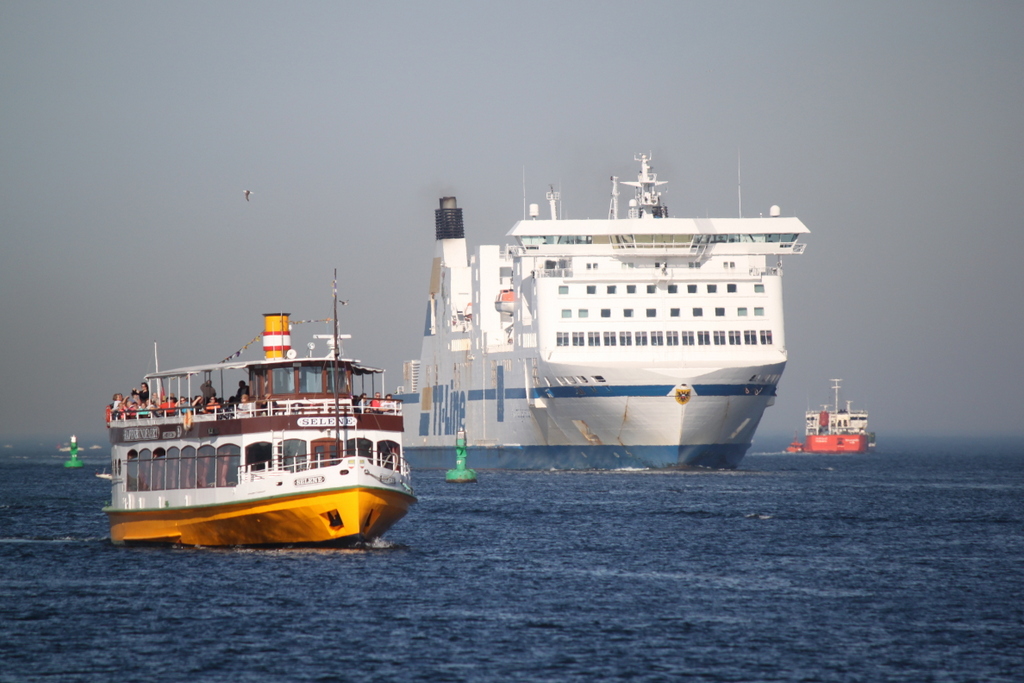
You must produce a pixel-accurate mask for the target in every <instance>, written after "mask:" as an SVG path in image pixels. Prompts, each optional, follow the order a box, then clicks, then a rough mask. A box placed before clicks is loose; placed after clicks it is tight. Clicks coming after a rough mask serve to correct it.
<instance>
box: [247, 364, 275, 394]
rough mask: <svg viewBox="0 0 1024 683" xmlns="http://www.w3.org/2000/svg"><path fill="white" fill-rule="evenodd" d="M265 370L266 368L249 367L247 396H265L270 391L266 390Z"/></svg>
mask: <svg viewBox="0 0 1024 683" xmlns="http://www.w3.org/2000/svg"><path fill="white" fill-rule="evenodd" d="M267 389H268V387H267V371H266V368H250V369H249V396H250V397H255V396H266V395H267V394H269V393H270V392H269V391H267Z"/></svg>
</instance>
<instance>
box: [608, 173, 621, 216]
mask: <svg viewBox="0 0 1024 683" xmlns="http://www.w3.org/2000/svg"><path fill="white" fill-rule="evenodd" d="M618 217H619V176H617V175H613V176H612V200H611V203H610V204H609V205H608V218H609V219H611V220H615V219H616V218H618Z"/></svg>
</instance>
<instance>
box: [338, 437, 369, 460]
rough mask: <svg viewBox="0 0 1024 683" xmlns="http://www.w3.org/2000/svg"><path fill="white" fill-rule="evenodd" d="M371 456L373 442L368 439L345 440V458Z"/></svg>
mask: <svg viewBox="0 0 1024 683" xmlns="http://www.w3.org/2000/svg"><path fill="white" fill-rule="evenodd" d="M372 455H373V442H372V441H370V440H369V439H363V438H358V439H346V440H345V457H346V458H352V457H359V458H370V457H372Z"/></svg>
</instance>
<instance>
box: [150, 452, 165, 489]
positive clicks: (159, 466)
mask: <svg viewBox="0 0 1024 683" xmlns="http://www.w3.org/2000/svg"><path fill="white" fill-rule="evenodd" d="M166 462H167V451H165V450H164V449H162V448H157V449H155V450H154V451H153V474H152V480H151V482H150V486H149V488H150V490H152V491H163V490H164V489H165V488H166V484H165V472H166Z"/></svg>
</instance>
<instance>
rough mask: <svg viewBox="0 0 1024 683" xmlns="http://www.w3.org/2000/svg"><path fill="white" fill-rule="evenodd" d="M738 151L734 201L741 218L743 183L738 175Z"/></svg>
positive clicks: (737, 153) (737, 154)
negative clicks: (736, 203)
mask: <svg viewBox="0 0 1024 683" xmlns="http://www.w3.org/2000/svg"><path fill="white" fill-rule="evenodd" d="M740 170H741V163H740V150H739V148H738V147H737V148H736V199H737V201H738V202H739V211H740V218H743V182H742V177H741V175H740Z"/></svg>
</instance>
